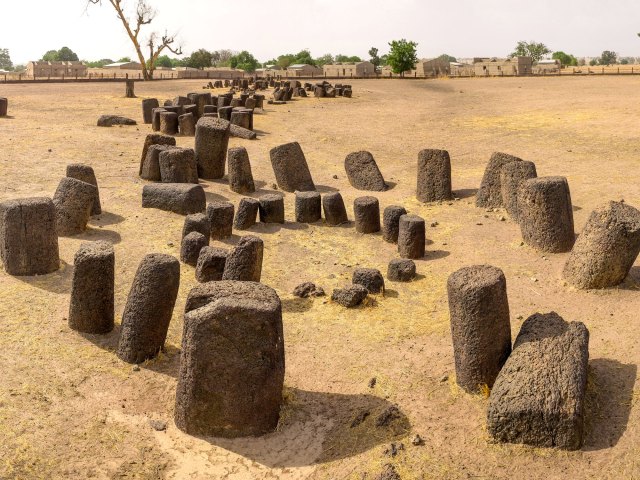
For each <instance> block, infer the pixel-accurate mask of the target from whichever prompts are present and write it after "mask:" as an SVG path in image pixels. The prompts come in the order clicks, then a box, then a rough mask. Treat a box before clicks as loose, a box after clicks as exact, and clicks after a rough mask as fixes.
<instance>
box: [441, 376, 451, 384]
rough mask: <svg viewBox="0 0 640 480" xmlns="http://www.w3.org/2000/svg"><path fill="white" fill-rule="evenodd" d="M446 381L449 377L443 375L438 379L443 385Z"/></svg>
mask: <svg viewBox="0 0 640 480" xmlns="http://www.w3.org/2000/svg"><path fill="white" fill-rule="evenodd" d="M448 380H449V375H443V376H442V378H441V379H440V382H442V383H444V382H446V381H448Z"/></svg>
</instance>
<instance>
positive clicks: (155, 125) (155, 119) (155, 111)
mask: <svg viewBox="0 0 640 480" xmlns="http://www.w3.org/2000/svg"><path fill="white" fill-rule="evenodd" d="M166 111H167V110H165V108H164V107H158V108H152V109H151V130H153V131H154V132H159V131H160V114H161V113H162V112H166Z"/></svg>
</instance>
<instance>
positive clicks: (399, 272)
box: [387, 258, 416, 282]
mask: <svg viewBox="0 0 640 480" xmlns="http://www.w3.org/2000/svg"><path fill="white" fill-rule="evenodd" d="M415 277H416V264H415V262H414V261H413V260H409V259H408V258H394V259H393V260H391V261H390V262H389V266H388V268H387V278H388V279H389V280H391V281H392V282H410V281H411V280H413V279H414V278H415Z"/></svg>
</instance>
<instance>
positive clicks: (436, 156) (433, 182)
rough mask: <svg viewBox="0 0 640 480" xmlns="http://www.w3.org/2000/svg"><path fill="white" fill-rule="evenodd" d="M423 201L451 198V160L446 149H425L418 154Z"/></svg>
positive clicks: (419, 189)
mask: <svg viewBox="0 0 640 480" xmlns="http://www.w3.org/2000/svg"><path fill="white" fill-rule="evenodd" d="M416 197H417V198H418V200H419V201H421V202H438V201H441V200H451V199H452V198H453V195H452V193H451V160H450V159H449V152H447V151H446V150H434V149H425V150H422V151H421V152H420V153H419V154H418V188H417V193H416Z"/></svg>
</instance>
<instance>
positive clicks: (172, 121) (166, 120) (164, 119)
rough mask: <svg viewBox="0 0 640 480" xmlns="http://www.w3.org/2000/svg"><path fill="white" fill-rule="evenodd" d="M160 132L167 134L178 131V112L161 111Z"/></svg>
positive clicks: (174, 133) (173, 133)
mask: <svg viewBox="0 0 640 480" xmlns="http://www.w3.org/2000/svg"><path fill="white" fill-rule="evenodd" d="M160 132H162V133H164V134H165V135H176V134H177V133H178V114H177V113H174V112H160Z"/></svg>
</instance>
